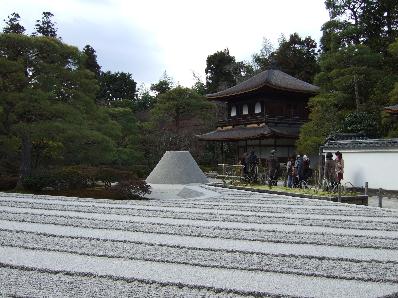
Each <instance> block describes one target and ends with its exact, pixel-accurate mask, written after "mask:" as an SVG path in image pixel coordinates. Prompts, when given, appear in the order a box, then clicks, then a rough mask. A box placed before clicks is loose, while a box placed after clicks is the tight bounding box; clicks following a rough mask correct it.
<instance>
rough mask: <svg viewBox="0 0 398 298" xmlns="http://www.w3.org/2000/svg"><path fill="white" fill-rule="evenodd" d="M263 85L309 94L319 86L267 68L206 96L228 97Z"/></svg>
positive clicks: (212, 97)
mask: <svg viewBox="0 0 398 298" xmlns="http://www.w3.org/2000/svg"><path fill="white" fill-rule="evenodd" d="M263 86H270V87H272V88H275V89H282V90H288V91H293V92H302V93H311V94H315V93H318V92H319V87H317V86H315V85H312V84H309V83H307V82H304V81H301V80H299V79H296V78H294V77H292V76H290V75H288V74H287V73H284V72H282V71H280V70H273V69H269V70H265V71H263V72H261V73H259V74H257V75H255V76H253V77H251V78H250V79H248V80H246V81H244V82H242V83H239V84H237V85H235V86H233V87H231V88H228V89H226V90H223V91H220V92H217V93H212V94H207V95H206V96H207V98H209V99H216V98H220V97H228V96H232V95H237V94H241V93H245V92H249V91H252V90H256V89H259V88H261V87H263Z"/></svg>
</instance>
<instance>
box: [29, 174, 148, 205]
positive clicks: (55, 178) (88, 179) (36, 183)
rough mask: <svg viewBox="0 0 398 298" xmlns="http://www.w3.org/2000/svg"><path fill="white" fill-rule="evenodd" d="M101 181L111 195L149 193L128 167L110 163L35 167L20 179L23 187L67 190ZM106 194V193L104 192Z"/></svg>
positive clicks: (139, 196) (124, 196) (31, 189)
mask: <svg viewBox="0 0 398 298" xmlns="http://www.w3.org/2000/svg"><path fill="white" fill-rule="evenodd" d="M99 181H101V182H103V183H104V187H105V190H106V192H107V193H108V195H109V196H110V198H117V199H137V198H141V196H143V195H145V194H149V193H150V186H149V185H147V184H146V182H145V181H143V180H140V179H137V178H136V177H135V175H134V174H132V173H131V172H130V171H126V170H120V169H115V168H110V167H98V168H95V167H77V166H75V167H65V168H62V169H55V170H47V171H43V170H42V171H38V172H36V173H34V174H32V175H31V176H29V177H26V178H25V179H24V181H23V186H24V188H25V189H26V190H29V191H34V192H41V191H43V190H45V191H58V192H59V191H64V192H65V191H69V190H82V189H87V188H90V187H93V186H95V183H96V182H99ZM105 195H106V194H105Z"/></svg>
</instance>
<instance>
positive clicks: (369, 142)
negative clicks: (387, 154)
mask: <svg viewBox="0 0 398 298" xmlns="http://www.w3.org/2000/svg"><path fill="white" fill-rule="evenodd" d="M389 148H397V149H398V139H362V140H339V141H328V142H327V143H326V144H325V146H324V150H341V149H347V150H358V149H359V150H361V149H363V150H366V149H389Z"/></svg>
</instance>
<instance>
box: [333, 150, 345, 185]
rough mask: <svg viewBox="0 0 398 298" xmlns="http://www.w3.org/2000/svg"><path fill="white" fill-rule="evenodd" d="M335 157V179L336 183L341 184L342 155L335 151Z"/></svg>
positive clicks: (342, 170)
mask: <svg viewBox="0 0 398 298" xmlns="http://www.w3.org/2000/svg"><path fill="white" fill-rule="evenodd" d="M335 155H336V179H337V183H339V184H340V183H341V180H343V174H344V159H343V154H342V153H341V152H340V151H337V152H336V153H335Z"/></svg>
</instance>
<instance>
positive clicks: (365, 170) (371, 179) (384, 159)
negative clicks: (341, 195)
mask: <svg viewBox="0 0 398 298" xmlns="http://www.w3.org/2000/svg"><path fill="white" fill-rule="evenodd" d="M340 151H341V153H342V154H343V159H344V183H345V182H348V181H349V182H351V183H352V184H353V185H354V186H357V187H360V186H364V185H365V182H368V183H369V188H383V189H388V190H398V151H384V152H383V151H343V150H340Z"/></svg>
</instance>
